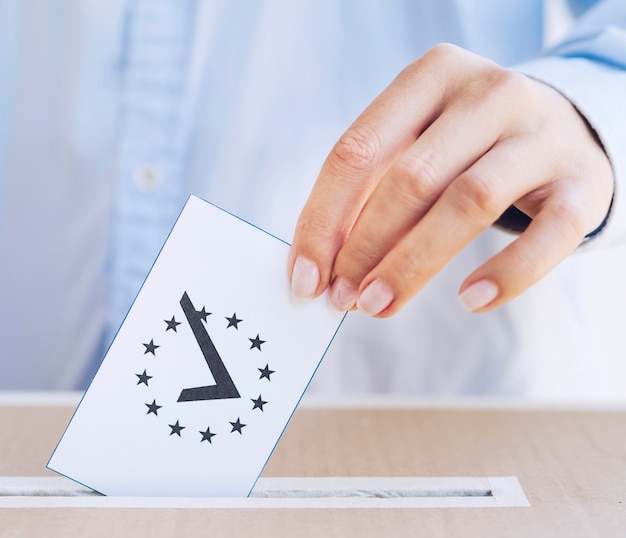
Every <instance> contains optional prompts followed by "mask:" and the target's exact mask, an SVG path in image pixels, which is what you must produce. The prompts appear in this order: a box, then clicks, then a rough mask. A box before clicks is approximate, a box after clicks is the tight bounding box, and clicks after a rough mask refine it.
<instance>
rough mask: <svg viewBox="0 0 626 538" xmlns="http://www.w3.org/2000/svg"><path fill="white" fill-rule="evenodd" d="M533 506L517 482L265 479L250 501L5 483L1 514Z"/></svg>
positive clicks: (44, 481)
mask: <svg viewBox="0 0 626 538" xmlns="http://www.w3.org/2000/svg"><path fill="white" fill-rule="evenodd" d="M524 506H530V505H529V503H528V500H527V499H526V496H525V495H524V492H523V491H522V488H521V486H520V483H519V481H518V480H517V478H516V477H508V476H504V477H316V478H312V477H286V478H260V479H259V481H258V482H257V484H256V486H255V488H254V490H253V491H252V494H251V495H250V497H248V498H235V497H232V498H230V497H229V498H224V497H220V498H217V497H212V498H195V497H114V496H111V497H105V496H102V495H100V494H98V493H95V492H93V491H92V490H90V489H88V488H86V487H84V486H81V485H80V484H77V483H75V482H72V481H70V480H68V479H67V478H64V477H0V508H244V509H248V508H254V509H259V508H273V509H277V508H278V509H294V508H497V507H524Z"/></svg>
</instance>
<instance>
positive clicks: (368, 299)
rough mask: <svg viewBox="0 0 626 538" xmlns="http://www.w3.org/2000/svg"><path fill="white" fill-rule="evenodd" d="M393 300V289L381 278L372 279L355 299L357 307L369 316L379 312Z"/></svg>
mask: <svg viewBox="0 0 626 538" xmlns="http://www.w3.org/2000/svg"><path fill="white" fill-rule="evenodd" d="M391 301H393V291H391V288H389V286H387V284H385V283H384V282H383V281H382V280H380V279H376V280H374V281H373V282H372V283H371V284H370V285H369V286H367V288H365V289H364V290H363V291H362V292H361V295H359V297H358V299H357V300H356V305H357V307H358V309H359V310H360V311H361V312H363V313H364V314H367V315H369V316H375V315H376V314H380V313H381V312H382V311H383V310H384V309H385V308H387V307H388V306H389V305H390V304H391Z"/></svg>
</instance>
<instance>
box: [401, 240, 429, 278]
mask: <svg viewBox="0 0 626 538" xmlns="http://www.w3.org/2000/svg"><path fill="white" fill-rule="evenodd" d="M424 271H425V267H424V262H423V260H422V257H421V256H420V255H419V253H418V252H416V251H415V249H412V248H403V249H400V250H399V251H398V252H396V272H397V273H398V275H399V276H400V277H401V279H402V280H403V281H404V282H406V283H414V282H419V281H422V280H423V279H424Z"/></svg>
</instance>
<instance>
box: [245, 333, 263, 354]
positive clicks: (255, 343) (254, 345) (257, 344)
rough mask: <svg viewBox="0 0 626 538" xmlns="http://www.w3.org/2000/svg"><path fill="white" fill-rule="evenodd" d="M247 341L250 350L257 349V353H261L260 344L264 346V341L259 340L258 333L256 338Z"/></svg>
mask: <svg viewBox="0 0 626 538" xmlns="http://www.w3.org/2000/svg"><path fill="white" fill-rule="evenodd" d="M248 340H250V342H251V343H252V345H251V346H250V349H254V348H257V349H258V350H259V351H261V344H265V340H261V339H260V338H259V335H258V333H257V335H256V338H248Z"/></svg>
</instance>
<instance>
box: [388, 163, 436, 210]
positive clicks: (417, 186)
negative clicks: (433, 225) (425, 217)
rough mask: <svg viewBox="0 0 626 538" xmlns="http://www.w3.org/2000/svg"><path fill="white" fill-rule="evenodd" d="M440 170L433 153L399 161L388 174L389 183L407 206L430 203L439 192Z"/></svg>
mask: <svg viewBox="0 0 626 538" xmlns="http://www.w3.org/2000/svg"><path fill="white" fill-rule="evenodd" d="M440 169H441V166H440V164H439V159H438V157H437V155H436V154H435V153H432V154H431V155H428V156H424V155H423V156H418V157H414V158H403V159H399V160H398V161H397V162H396V163H395V164H394V167H393V170H392V171H391V173H390V183H391V185H392V187H393V188H394V190H395V191H396V194H397V195H398V198H399V199H400V200H404V201H405V202H406V204H407V205H408V206H413V205H415V204H416V203H417V204H423V203H430V202H432V199H433V198H435V197H437V195H438V194H439V193H440V191H441V187H440V185H439V183H440V179H441V172H440Z"/></svg>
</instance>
